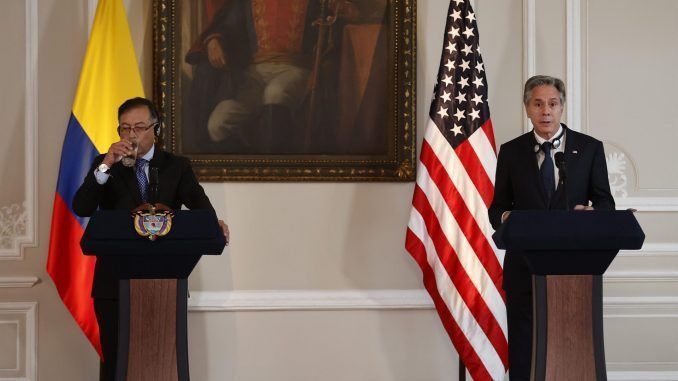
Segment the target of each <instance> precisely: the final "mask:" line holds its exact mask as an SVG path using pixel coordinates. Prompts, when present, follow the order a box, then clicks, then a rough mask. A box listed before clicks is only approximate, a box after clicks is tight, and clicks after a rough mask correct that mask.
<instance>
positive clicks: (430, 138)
mask: <svg viewBox="0 0 678 381" xmlns="http://www.w3.org/2000/svg"><path fill="white" fill-rule="evenodd" d="M447 15H448V16H447V26H446V28H445V31H446V34H445V38H444V40H445V41H444V44H443V53H442V57H441V60H440V69H439V71H438V82H437V84H436V86H435V90H434V99H433V101H432V102H431V110H430V112H429V120H428V123H427V126H426V129H425V135H424V142H423V144H422V147H421V156H420V158H419V164H418V167H417V183H416V185H415V188H414V196H413V200H412V212H411V214H410V221H409V224H408V229H407V239H406V244H405V246H406V248H407V251H409V253H410V254H411V255H412V257H414V259H415V260H416V261H417V263H418V264H419V266H420V267H421V270H422V272H423V277H424V286H425V287H426V289H427V291H428V292H429V294H430V295H431V298H432V299H433V302H434V304H435V307H436V310H437V311H438V314H439V315H440V319H441V320H442V323H443V326H444V327H445V330H446V331H447V333H448V335H449V336H450V338H451V339H452V343H453V345H454V347H455V349H456V350H457V352H458V353H459V357H460V359H461V360H462V361H463V363H464V365H465V366H466V368H467V369H468V372H469V374H470V375H471V377H472V378H473V379H474V380H490V379H492V380H501V379H503V378H504V375H505V374H506V370H507V369H508V341H507V329H506V307H505V296H504V292H503V290H502V286H501V284H502V263H503V261H504V258H503V252H502V251H500V250H498V249H497V248H496V247H495V246H494V243H493V242H492V239H491V235H492V233H493V229H492V226H491V225H490V221H489V219H488V216H487V208H488V207H489V206H490V203H491V202H492V197H493V195H494V174H495V167H496V161H497V155H496V146H495V144H494V133H493V131H492V121H491V120H490V109H489V107H488V104H487V103H488V102H487V81H486V79H485V67H484V66H483V60H482V57H481V56H480V51H479V50H478V39H479V36H478V25H477V23H476V17H475V14H474V12H473V8H472V7H471V4H470V3H469V1H468V0H452V1H450V6H449V12H448V14H447Z"/></svg>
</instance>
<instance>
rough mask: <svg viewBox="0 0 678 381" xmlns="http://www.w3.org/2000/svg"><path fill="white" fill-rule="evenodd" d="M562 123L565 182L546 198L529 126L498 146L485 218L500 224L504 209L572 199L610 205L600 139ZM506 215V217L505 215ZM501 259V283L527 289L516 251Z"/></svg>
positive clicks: (557, 203)
mask: <svg viewBox="0 0 678 381" xmlns="http://www.w3.org/2000/svg"><path fill="white" fill-rule="evenodd" d="M563 128H564V129H565V150H564V151H565V152H564V154H565V163H566V164H567V183H566V185H565V188H566V191H567V198H566V197H565V189H563V186H562V182H561V184H559V185H558V188H557V189H556V192H555V193H554V195H553V197H552V198H551V200H550V202H549V200H548V199H547V196H546V194H545V192H544V188H543V187H542V185H541V184H542V183H541V178H540V175H539V163H538V159H537V154H536V153H535V152H534V146H535V144H537V139H536V138H535V137H534V133H533V132H531V131H530V132H528V133H526V134H523V135H521V136H519V137H517V138H516V139H513V140H511V141H509V142H507V143H505V144H503V145H502V146H501V149H500V150H499V157H498V159H497V173H496V179H495V185H494V186H495V189H494V199H493V200H492V205H490V208H489V211H488V213H489V217H490V223H491V224H492V226H493V227H494V228H495V229H498V228H499V226H500V225H501V215H502V213H504V212H505V211H510V210H543V209H566V208H565V200H566V199H568V206H569V209H571V208H573V207H574V206H575V205H577V204H582V205H588V203H589V201H591V203H592V205H593V208H594V209H602V210H614V208H615V205H614V199H613V197H612V194H611V193H610V183H609V181H608V178H607V165H606V162H605V152H604V150H603V143H602V142H600V141H599V140H596V139H594V138H592V137H590V136H587V135H584V134H582V133H579V132H576V131H572V130H570V129H569V128H567V126H565V125H563ZM556 170H557V169H556ZM509 218H510V217H509ZM506 254H507V255H506V258H505V260H504V289H505V290H507V291H509V290H510V289H512V288H516V289H518V290H530V289H531V277H530V273H529V271H528V270H527V268H526V267H525V266H524V264H523V263H522V258H521V257H520V256H514V255H511V253H510V252H508V253H506Z"/></svg>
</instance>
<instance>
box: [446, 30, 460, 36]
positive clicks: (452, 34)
mask: <svg viewBox="0 0 678 381" xmlns="http://www.w3.org/2000/svg"><path fill="white" fill-rule="evenodd" d="M447 34H449V35H451V36H452V37H453V38H454V37H461V35H460V34H459V28H452V29H450V31H449V32H447Z"/></svg>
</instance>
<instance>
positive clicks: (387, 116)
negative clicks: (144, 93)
mask: <svg viewBox="0 0 678 381" xmlns="http://www.w3.org/2000/svg"><path fill="white" fill-rule="evenodd" d="M158 1H161V2H162V3H164V1H162V0H158ZM178 3H179V4H172V6H173V7H176V9H174V11H175V13H172V14H176V24H175V25H172V24H169V28H170V29H171V30H173V31H174V32H175V33H170V34H168V36H169V37H170V41H169V42H170V44H162V42H161V43H160V45H161V46H160V49H159V50H158V49H156V51H162V50H163V48H166V47H169V46H171V45H172V44H171V42H172V41H173V42H174V46H173V47H174V51H176V54H175V57H174V59H173V60H170V62H169V65H167V62H166V63H165V65H166V66H165V69H174V70H175V71H176V72H177V74H175V75H176V78H175V82H176V83H175V84H174V87H173V88H172V90H173V92H172V94H169V95H170V98H171V100H172V101H173V102H172V106H173V108H174V109H175V110H176V111H177V112H176V115H175V116H174V118H175V119H174V120H173V124H174V127H173V130H174V131H173V135H172V137H171V139H173V142H172V147H171V148H174V149H173V150H174V151H180V152H181V153H182V154H184V155H188V156H190V157H192V158H199V157H201V156H202V157H207V156H205V155H208V156H209V155H212V156H210V157H212V158H215V157H216V156H214V155H218V158H230V159H234V158H235V159H236V160H237V158H238V157H250V158H251V157H261V158H264V159H265V160H270V161H271V163H272V164H274V165H275V160H276V158H279V157H280V156H281V155H282V156H285V157H289V156H290V155H296V156H295V157H303V158H305V159H306V160H310V161H313V159H314V158H317V157H319V156H323V157H324V158H325V159H324V160H325V161H326V160H327V156H328V155H329V156H331V157H335V158H339V159H342V160H346V159H347V158H349V159H350V158H354V157H356V155H357V156H361V157H363V158H368V159H369V158H370V157H372V158H378V159H380V160H382V161H383V160H384V158H387V157H389V155H390V156H393V155H394V153H395V152H396V151H397V148H396V147H395V146H394V141H396V136H397V135H398V128H397V124H398V123H397V121H398V120H397V119H398V118H397V117H394V116H393V114H394V105H393V104H391V103H392V102H393V93H394V91H393V89H392V87H393V82H394V81H393V79H392V78H391V77H393V74H394V71H393V69H392V67H393V66H394V62H395V61H396V59H395V58H394V56H393V52H392V50H393V49H392V47H393V39H394V33H393V28H392V26H393V25H394V22H393V20H392V18H393V14H392V13H393V9H394V7H393V6H392V4H390V3H391V2H390V1H389V0H202V1H195V0H179V2H178ZM172 61H173V63H172ZM166 90H167V89H166V88H164V89H161V92H162V93H163V96H165V95H166V94H167V93H168V92H167V91H166ZM165 106H167V104H165ZM163 109H165V110H167V107H163ZM243 155H244V156H243ZM231 162H232V161H231ZM197 164H198V166H199V163H197Z"/></svg>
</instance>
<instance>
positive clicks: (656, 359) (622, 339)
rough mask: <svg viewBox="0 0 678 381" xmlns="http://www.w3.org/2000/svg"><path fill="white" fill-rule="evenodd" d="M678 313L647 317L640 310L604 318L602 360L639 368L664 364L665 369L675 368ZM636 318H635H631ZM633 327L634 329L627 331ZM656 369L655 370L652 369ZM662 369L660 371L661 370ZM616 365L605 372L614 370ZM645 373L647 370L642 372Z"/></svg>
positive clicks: (677, 347) (677, 358) (677, 344)
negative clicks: (603, 357)
mask: <svg viewBox="0 0 678 381" xmlns="http://www.w3.org/2000/svg"><path fill="white" fill-rule="evenodd" d="M676 312H678V311H677V310H675V309H674V311H672V314H661V315H660V314H657V315H655V316H647V314H642V311H633V312H631V313H625V314H620V316H617V317H607V318H605V331H606V332H616V333H617V334H615V335H606V336H605V357H606V358H607V360H608V361H612V362H614V363H621V364H619V365H623V364H624V363H625V364H626V365H627V366H629V365H630V364H631V363H633V364H636V365H635V367H636V368H638V367H641V366H642V365H639V364H642V363H664V366H665V367H666V368H669V369H667V370H673V371H675V370H676V369H677V368H678V330H677V329H675V328H673V329H672V327H676V325H678V314H676ZM634 315H635V316H634ZM629 327H633V329H629ZM655 369H656V368H655ZM660 369H661V368H660ZM614 370H615V365H612V366H610V369H608V371H614ZM645 370H647V369H645Z"/></svg>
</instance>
